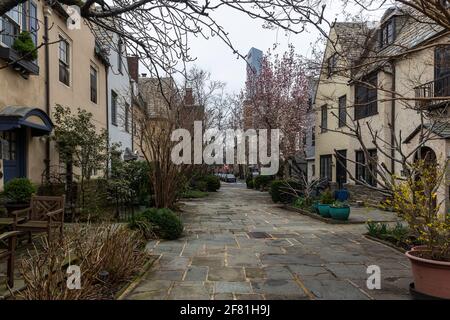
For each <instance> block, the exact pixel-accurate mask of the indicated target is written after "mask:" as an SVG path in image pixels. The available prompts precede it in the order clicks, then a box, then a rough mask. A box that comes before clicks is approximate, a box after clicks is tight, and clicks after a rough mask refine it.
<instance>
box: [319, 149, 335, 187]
mask: <svg viewBox="0 0 450 320" xmlns="http://www.w3.org/2000/svg"><path fill="white" fill-rule="evenodd" d="M320 178H321V179H327V180H328V181H332V180H333V177H332V168H331V155H325V156H320Z"/></svg>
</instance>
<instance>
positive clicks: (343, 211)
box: [330, 201, 350, 221]
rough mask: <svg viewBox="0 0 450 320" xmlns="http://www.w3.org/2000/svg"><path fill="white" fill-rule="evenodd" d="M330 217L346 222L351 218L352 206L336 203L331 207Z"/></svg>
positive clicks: (342, 202)
mask: <svg viewBox="0 0 450 320" xmlns="http://www.w3.org/2000/svg"><path fill="white" fill-rule="evenodd" d="M330 215H331V218H333V219H334V220H341V221H346V220H348V217H349V216H350V206H349V205H348V203H347V202H346V201H335V202H334V203H333V204H332V205H331V206H330Z"/></svg>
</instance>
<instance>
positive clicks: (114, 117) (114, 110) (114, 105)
mask: <svg viewBox="0 0 450 320" xmlns="http://www.w3.org/2000/svg"><path fill="white" fill-rule="evenodd" d="M111 123H112V124H113V125H115V126H117V94H116V93H115V92H114V91H111Z"/></svg>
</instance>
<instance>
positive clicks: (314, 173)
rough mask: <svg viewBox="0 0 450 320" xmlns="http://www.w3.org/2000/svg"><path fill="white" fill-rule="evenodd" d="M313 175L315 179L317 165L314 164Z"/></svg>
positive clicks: (312, 167)
mask: <svg viewBox="0 0 450 320" xmlns="http://www.w3.org/2000/svg"><path fill="white" fill-rule="evenodd" d="M311 171H312V172H311V175H312V176H313V177H315V176H316V165H315V164H313V165H312V166H311Z"/></svg>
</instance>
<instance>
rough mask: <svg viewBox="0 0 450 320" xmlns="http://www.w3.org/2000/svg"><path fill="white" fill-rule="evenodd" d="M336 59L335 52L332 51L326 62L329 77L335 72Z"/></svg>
mask: <svg viewBox="0 0 450 320" xmlns="http://www.w3.org/2000/svg"><path fill="white" fill-rule="evenodd" d="M337 59H338V55H337V53H334V54H333V55H332V56H331V57H329V58H328V63H327V65H328V77H331V76H332V75H333V74H334V73H335V72H336V68H337Z"/></svg>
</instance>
